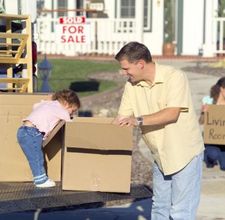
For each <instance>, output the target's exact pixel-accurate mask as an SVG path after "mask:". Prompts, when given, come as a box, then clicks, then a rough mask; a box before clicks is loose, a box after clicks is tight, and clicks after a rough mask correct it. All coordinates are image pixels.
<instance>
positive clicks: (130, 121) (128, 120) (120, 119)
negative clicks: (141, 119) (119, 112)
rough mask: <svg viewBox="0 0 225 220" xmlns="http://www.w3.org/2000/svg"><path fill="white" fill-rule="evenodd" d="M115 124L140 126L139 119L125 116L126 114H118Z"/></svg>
mask: <svg viewBox="0 0 225 220" xmlns="http://www.w3.org/2000/svg"><path fill="white" fill-rule="evenodd" d="M113 124H117V125H119V126H122V127H123V126H126V127H130V126H138V124H137V120H136V118H135V117H134V116H130V117H125V116H117V117H116V118H115V120H114V121H113Z"/></svg>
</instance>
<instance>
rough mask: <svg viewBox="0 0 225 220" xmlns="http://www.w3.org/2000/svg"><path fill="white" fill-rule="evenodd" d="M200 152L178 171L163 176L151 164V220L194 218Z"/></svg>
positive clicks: (192, 219) (200, 169) (200, 172)
mask: <svg viewBox="0 0 225 220" xmlns="http://www.w3.org/2000/svg"><path fill="white" fill-rule="evenodd" d="M202 157H203V155H202V154H200V155H198V156H196V157H194V158H193V159H192V161H191V162H190V163H189V164H188V165H187V166H186V167H184V168H183V169H182V170H180V171H179V172H177V173H175V174H172V175H167V176H165V175H164V174H163V173H162V172H161V171H160V169H159V168H158V166H157V164H154V165H153V198H152V200H153V201H152V217H151V219H152V220H169V219H170V220H178V219H182V220H195V219H196V217H195V215H196V211H197V207H198V204H199V199H200V188H201V187H200V186H201V176H202V159H203V158H202Z"/></svg>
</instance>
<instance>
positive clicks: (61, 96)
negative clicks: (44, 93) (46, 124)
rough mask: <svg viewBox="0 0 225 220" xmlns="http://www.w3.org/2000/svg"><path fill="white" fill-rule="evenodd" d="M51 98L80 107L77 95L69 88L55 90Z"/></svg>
mask: <svg viewBox="0 0 225 220" xmlns="http://www.w3.org/2000/svg"><path fill="white" fill-rule="evenodd" d="M52 100H58V101H59V102H61V103H63V102H66V103H68V105H76V106H77V108H80V106H81V104H80V99H79V97H78V96H77V94H76V93H75V92H74V91H72V90H70V89H64V90H61V91H58V92H55V93H54V94H53V95H52Z"/></svg>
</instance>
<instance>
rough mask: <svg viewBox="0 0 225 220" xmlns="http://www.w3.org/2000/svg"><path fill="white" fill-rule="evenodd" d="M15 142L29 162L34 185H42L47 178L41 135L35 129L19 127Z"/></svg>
mask: <svg viewBox="0 0 225 220" xmlns="http://www.w3.org/2000/svg"><path fill="white" fill-rule="evenodd" d="M17 140H18V142H19V144H20V146H21V148H22V150H23V152H24V154H25V156H26V158H27V160H28V162H29V165H30V168H31V171H32V174H33V178H34V183H35V184H41V183H44V182H45V181H46V180H47V179H48V177H47V175H46V172H45V168H44V154H43V151H42V141H43V134H42V133H41V132H40V131H39V130H38V129H37V128H35V127H27V126H21V127H20V128H19V129H18V131H17Z"/></svg>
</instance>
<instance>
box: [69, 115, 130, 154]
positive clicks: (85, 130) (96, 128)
mask: <svg viewBox="0 0 225 220" xmlns="http://www.w3.org/2000/svg"><path fill="white" fill-rule="evenodd" d="M111 122H112V118H85V119H82V118H80V119H79V118H78V119H77V120H74V121H73V122H67V123H66V129H65V146H66V147H71V148H72V147H74V148H86V149H101V150H131V149H132V145H133V143H132V139H133V129H132V128H131V127H129V128H128V127H120V126H118V125H114V124H112V123H111Z"/></svg>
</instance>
